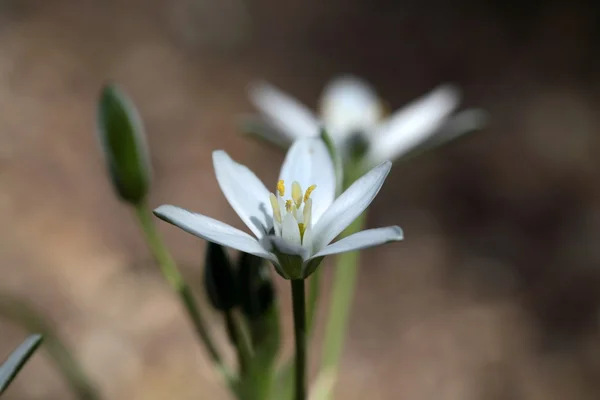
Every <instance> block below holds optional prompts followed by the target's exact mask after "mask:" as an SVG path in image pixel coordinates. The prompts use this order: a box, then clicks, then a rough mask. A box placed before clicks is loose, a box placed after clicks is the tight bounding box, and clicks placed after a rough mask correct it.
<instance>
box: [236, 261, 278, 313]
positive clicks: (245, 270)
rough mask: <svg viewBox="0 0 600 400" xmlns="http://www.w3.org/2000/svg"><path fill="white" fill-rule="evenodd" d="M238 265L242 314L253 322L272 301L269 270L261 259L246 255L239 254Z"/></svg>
mask: <svg viewBox="0 0 600 400" xmlns="http://www.w3.org/2000/svg"><path fill="white" fill-rule="evenodd" d="M238 265H239V284H240V302H241V307H242V312H243V313H244V315H246V317H248V319H250V320H255V319H257V318H260V317H261V316H263V315H264V314H265V313H266V312H267V311H268V310H269V308H270V307H271V305H272V304H273V301H274V297H275V290H274V288H273V282H272V281H271V276H270V274H269V268H268V266H267V265H266V264H265V262H264V260H263V259H262V258H260V257H256V256H253V255H252V254H247V253H241V256H240V258H239V262H238Z"/></svg>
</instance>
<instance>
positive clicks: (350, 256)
mask: <svg viewBox="0 0 600 400" xmlns="http://www.w3.org/2000/svg"><path fill="white" fill-rule="evenodd" d="M365 219H366V213H363V214H362V215H361V216H360V217H358V218H357V219H356V220H355V221H354V222H353V223H352V224H351V225H350V226H349V227H348V228H347V229H346V231H345V232H344V236H348V235H351V234H353V233H356V232H358V231H360V230H361V229H362V226H363V223H364V221H365ZM358 261H359V252H357V251H352V252H349V253H342V254H340V255H339V256H338V258H337V260H336V265H335V275H334V279H333V289H332V295H331V303H330V306H329V315H328V319H327V326H326V328H325V339H324V343H323V355H322V359H321V373H323V374H326V376H330V377H335V375H336V374H337V369H338V365H339V362H340V356H341V354H342V348H343V345H344V337H345V333H346V329H347V327H348V318H349V316H350V306H351V305H352V299H353V297H354V290H355V289H356V278H357V276H358Z"/></svg>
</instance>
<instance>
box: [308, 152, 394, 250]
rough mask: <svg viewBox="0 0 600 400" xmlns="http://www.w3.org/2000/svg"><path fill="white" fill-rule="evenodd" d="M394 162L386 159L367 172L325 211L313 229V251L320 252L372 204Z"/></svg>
mask: <svg viewBox="0 0 600 400" xmlns="http://www.w3.org/2000/svg"><path fill="white" fill-rule="evenodd" d="M391 167H392V163H391V162H390V161H386V162H384V163H381V164H379V165H378V166H377V167H375V168H373V169H372V170H371V171H369V172H367V173H366V174H365V175H363V176H362V177H361V178H359V179H358V180H357V181H356V182H354V183H353V184H352V185H351V186H350V187H349V188H348V189H346V191H345V192H344V193H342V194H341V195H340V197H338V198H337V199H335V201H334V202H333V204H332V205H331V207H329V208H328V209H327V211H325V213H324V214H323V216H322V217H321V219H319V221H318V222H317V224H316V225H315V226H314V230H313V247H312V248H313V251H316V252H318V251H319V250H321V249H323V248H324V247H325V246H327V245H328V244H329V243H330V242H331V241H332V240H333V239H335V238H336V236H337V235H339V234H340V233H341V232H342V231H343V230H344V229H346V227H348V225H350V224H351V223H352V221H354V220H355V219H356V218H357V217H358V216H359V215H360V214H362V212H363V211H364V210H365V209H366V208H367V207H368V206H369V204H371V202H372V201H373V199H374V198H375V196H376V195H377V193H378V192H379V189H381V185H383V182H384V181H385V178H386V177H387V175H388V173H389V172H390V168H391Z"/></svg>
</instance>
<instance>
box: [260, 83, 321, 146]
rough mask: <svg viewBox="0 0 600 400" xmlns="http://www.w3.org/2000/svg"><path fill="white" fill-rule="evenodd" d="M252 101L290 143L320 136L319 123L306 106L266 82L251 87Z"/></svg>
mask: <svg viewBox="0 0 600 400" xmlns="http://www.w3.org/2000/svg"><path fill="white" fill-rule="evenodd" d="M248 92H249V95H250V100H251V102H252V103H253V104H254V106H255V107H256V108H258V109H259V110H260V112H261V113H262V114H264V115H265V116H266V117H267V119H268V120H269V122H270V123H271V124H272V125H273V126H274V127H275V128H276V129H278V130H280V131H281V133H282V134H284V135H285V136H287V137H288V138H289V139H290V141H292V140H294V139H297V138H301V137H309V136H317V135H318V134H319V121H318V119H317V117H316V116H315V115H314V114H313V112H312V111H310V110H309V109H308V108H307V107H306V106H304V105H303V104H301V103H299V102H298V101H297V100H296V99H294V98H292V97H291V96H289V95H287V94H285V93H283V92H282V91H280V90H279V89H277V88H275V87H274V86H273V85H270V84H268V83H266V82H258V83H255V84H253V85H250V87H249V89H248Z"/></svg>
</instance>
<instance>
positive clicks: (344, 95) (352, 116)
mask: <svg viewBox="0 0 600 400" xmlns="http://www.w3.org/2000/svg"><path fill="white" fill-rule="evenodd" d="M321 114H322V116H323V121H324V122H325V126H326V127H327V131H328V133H329V134H330V135H331V137H332V139H333V140H334V141H335V142H336V143H338V144H339V143H341V142H343V141H344V140H345V139H346V138H347V136H348V135H352V134H355V133H357V132H367V131H370V130H371V129H372V128H373V127H374V126H376V125H377V122H378V121H379V119H380V118H381V115H382V107H381V103H380V101H379V98H378V96H377V93H376V92H375V90H374V89H373V88H372V87H371V86H370V85H369V84H368V83H367V82H365V81H363V80H362V79H360V78H357V77H355V76H352V75H346V76H341V77H339V78H336V79H334V80H332V81H331V82H330V83H329V84H328V85H327V86H326V87H325V89H324V91H323V96H322V97H321Z"/></svg>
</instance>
